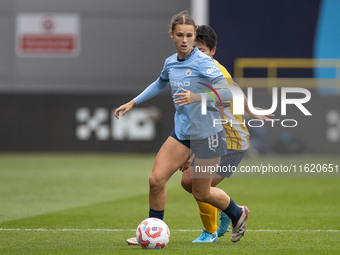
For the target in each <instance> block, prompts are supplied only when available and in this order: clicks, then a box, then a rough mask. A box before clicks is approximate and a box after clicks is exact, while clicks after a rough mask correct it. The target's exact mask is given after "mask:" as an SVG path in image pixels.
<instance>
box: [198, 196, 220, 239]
mask: <svg viewBox="0 0 340 255" xmlns="http://www.w3.org/2000/svg"><path fill="white" fill-rule="evenodd" d="M196 201H197V200H196ZM197 204H198V207H199V209H200V216H201V220H202V223H203V226H204V230H205V231H207V232H209V233H214V232H215V231H216V230H217V223H216V220H217V208H216V207H214V206H212V205H211V204H208V203H204V202H200V201H197Z"/></svg>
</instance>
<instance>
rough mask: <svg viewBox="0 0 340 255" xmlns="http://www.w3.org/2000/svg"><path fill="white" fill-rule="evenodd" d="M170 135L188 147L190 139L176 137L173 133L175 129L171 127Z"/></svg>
mask: <svg viewBox="0 0 340 255" xmlns="http://www.w3.org/2000/svg"><path fill="white" fill-rule="evenodd" d="M170 136H171V137H173V138H175V139H176V140H177V141H179V142H180V143H181V144H183V145H184V146H186V147H188V148H189V149H190V140H179V138H178V137H177V135H176V133H175V129H173V130H172V131H171V134H170Z"/></svg>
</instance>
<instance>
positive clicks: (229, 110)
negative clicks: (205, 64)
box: [214, 59, 249, 150]
mask: <svg viewBox="0 0 340 255" xmlns="http://www.w3.org/2000/svg"><path fill="white" fill-rule="evenodd" d="M214 61H215V63H216V64H217V66H218V68H219V69H220V70H221V72H222V74H223V75H224V77H225V78H226V80H227V82H228V83H229V84H230V85H233V84H234V83H233V79H232V78H231V75H230V74H229V72H228V71H227V69H226V68H225V67H224V66H222V65H221V64H220V63H219V62H218V61H217V60H215V59H214ZM229 103H230V107H225V108H224V110H223V118H225V119H226V120H227V121H228V123H227V124H224V125H223V128H224V133H225V137H226V140H227V145H228V149H229V150H246V149H248V147H249V132H248V129H247V127H246V126H245V121H244V119H243V117H242V115H236V114H235V115H234V114H233V101H229Z"/></svg>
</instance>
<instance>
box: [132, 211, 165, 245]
mask: <svg viewBox="0 0 340 255" xmlns="http://www.w3.org/2000/svg"><path fill="white" fill-rule="evenodd" d="M136 238H137V240H138V242H139V244H140V245H141V246H142V248H144V249H163V248H164V247H165V246H166V245H167V244H168V242H169V240H170V230H169V228H168V226H167V225H166V224H165V222H164V221H162V220H160V219H157V218H147V219H145V220H143V221H142V222H141V223H140V224H139V225H138V227H137V230H136Z"/></svg>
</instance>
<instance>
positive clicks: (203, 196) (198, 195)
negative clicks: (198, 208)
mask: <svg viewBox="0 0 340 255" xmlns="http://www.w3.org/2000/svg"><path fill="white" fill-rule="evenodd" d="M192 194H193V195H194V197H195V199H196V200H198V201H201V202H207V201H209V196H210V194H209V193H207V192H202V191H199V190H196V191H194V190H193V191H192Z"/></svg>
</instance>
